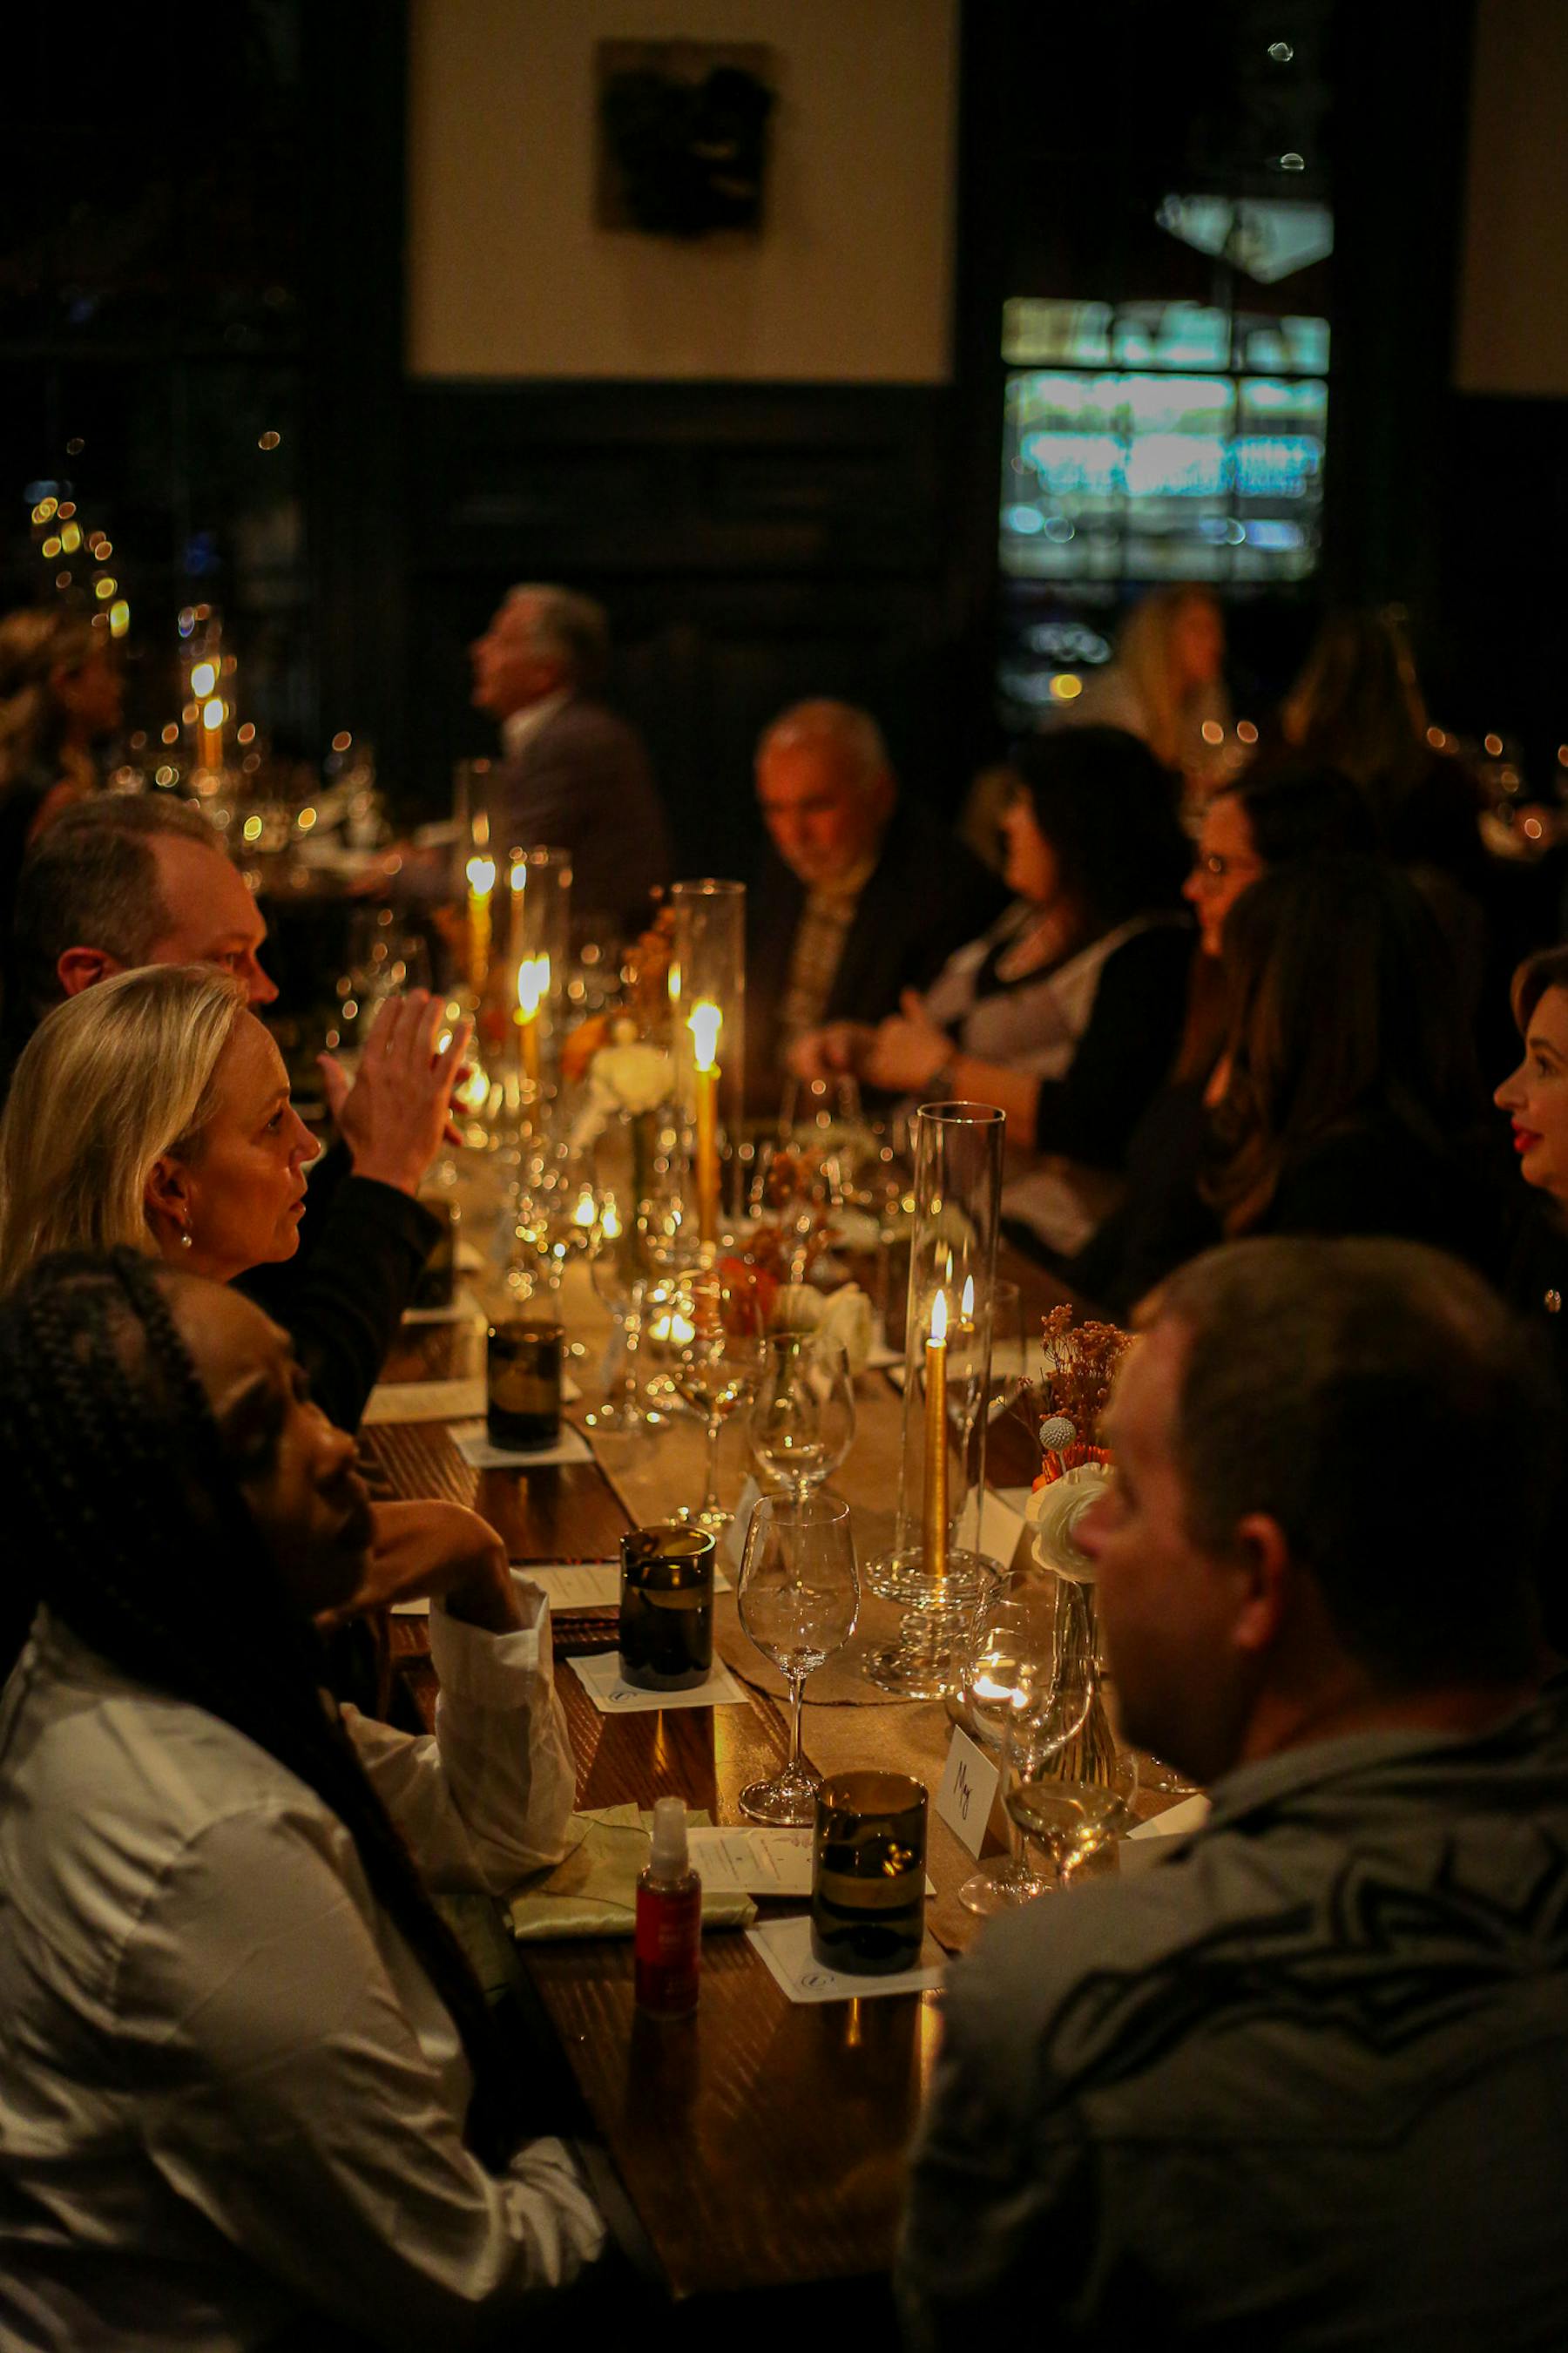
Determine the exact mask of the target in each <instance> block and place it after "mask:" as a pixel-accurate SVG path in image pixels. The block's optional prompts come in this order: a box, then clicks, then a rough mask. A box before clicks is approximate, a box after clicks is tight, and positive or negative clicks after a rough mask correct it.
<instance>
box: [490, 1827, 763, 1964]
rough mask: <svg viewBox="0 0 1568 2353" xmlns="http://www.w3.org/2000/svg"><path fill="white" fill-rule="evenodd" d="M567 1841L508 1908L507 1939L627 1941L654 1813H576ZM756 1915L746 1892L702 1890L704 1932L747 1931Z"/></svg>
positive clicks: (635, 1911)
mask: <svg viewBox="0 0 1568 2353" xmlns="http://www.w3.org/2000/svg"><path fill="white" fill-rule="evenodd" d="M686 1819H687V1820H688V1821H689V1822H690V1823H692V1824H696V1825H700V1826H702V1827H704V1828H707V1827H709V1826H710V1825H709V1817H708V1816H707V1815H706V1814H702V1813H692V1812H688V1814H687V1817H686ZM566 1836H567V1839H568V1841H569V1844H568V1847H567V1852H566V1854H565V1857H564V1859H563V1861H562V1862H558V1863H557V1864H556V1866H555V1868H554V1870H553V1871H551V1872H547V1873H545V1874H544V1875H543V1877H542V1878H541V1879H536V1880H534V1881H532V1882H531V1884H530V1885H528V1886H527V1887H525V1888H524V1889H523V1890H522V1891H521V1894H517V1895H514V1896H513V1897H512V1898H511V1901H510V1904H509V1905H507V1907H506V1916H507V1925H508V1926H509V1927H510V1930H511V1933H512V1935H513V1936H516V1937H518V1938H519V1939H520V1940H521V1941H522V1942H523V1943H525V1944H527V1943H532V1942H534V1941H535V1940H536V1939H540V1938H543V1937H547V1936H630V1935H631V1933H632V1930H633V1927H634V1926H635V1925H636V1913H637V1873H639V1872H640V1871H643V1870H645V1869H646V1868H647V1859H648V1854H649V1852H650V1850H651V1847H652V1843H653V1816H652V1815H651V1814H645V1813H643V1812H642V1811H641V1810H639V1809H638V1808H637V1807H636V1806H601V1807H600V1808H598V1809H597V1810H596V1811H595V1812H593V1813H587V1814H574V1815H573V1817H572V1820H571V1821H570V1822H569V1823H568V1825H567V1829H566ZM756 1916H757V1907H756V1905H754V1904H753V1903H752V1899H751V1897H750V1896H749V1895H743V1894H734V1893H732V1892H726V1891H723V1890H715V1891H713V1892H711V1893H710V1891H709V1889H708V1888H706V1887H704V1889H703V1891H702V1926H704V1928H749V1927H750V1926H751V1925H752V1921H753V1920H754V1919H755V1918H756Z"/></svg>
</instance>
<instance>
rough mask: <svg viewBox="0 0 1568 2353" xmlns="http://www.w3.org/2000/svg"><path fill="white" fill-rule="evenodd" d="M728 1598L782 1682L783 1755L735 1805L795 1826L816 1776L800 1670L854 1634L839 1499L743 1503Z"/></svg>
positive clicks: (855, 1581) (808, 1806)
mask: <svg viewBox="0 0 1568 2353" xmlns="http://www.w3.org/2000/svg"><path fill="white" fill-rule="evenodd" d="M735 1599H736V1604H737V1607H738V1609H739V1610H740V1615H741V1623H742V1626H743V1627H744V1628H745V1630H746V1632H747V1634H748V1635H749V1636H750V1637H751V1640H752V1641H753V1642H754V1643H755V1644H756V1646H757V1648H758V1650H759V1651H761V1652H762V1654H763V1658H764V1659H771V1660H772V1661H773V1664H774V1666H775V1667H777V1669H778V1670H779V1672H780V1673H781V1674H782V1675H783V1676H784V1681H785V1682H786V1683H788V1685H789V1695H790V1706H791V1711H792V1724H791V1732H790V1749H789V1762H788V1764H787V1765H786V1766H785V1767H784V1771H783V1772H782V1773H779V1774H775V1776H774V1777H773V1779H772V1780H771V1781H752V1782H750V1783H748V1785H747V1786H746V1788H743V1789H742V1792H741V1809H742V1812H743V1813H747V1814H750V1815H751V1816H752V1819H753V1820H756V1821H761V1822H775V1823H780V1824H784V1825H786V1826H788V1827H790V1828H793V1829H804V1828H805V1826H806V1825H807V1824H808V1823H809V1822H811V1821H813V1820H815V1819H816V1792H817V1790H818V1789H819V1788H821V1786H822V1776H821V1774H820V1773H819V1772H818V1771H817V1769H816V1766H815V1765H812V1764H809V1763H808V1762H807V1760H806V1758H805V1757H804V1756H803V1754H802V1753H801V1745H800V1715H801V1706H802V1704H803V1699H804V1695H805V1680H806V1677H807V1676H808V1675H809V1674H810V1673H811V1672H812V1671H813V1670H814V1668H816V1667H819V1666H821V1664H822V1662H823V1661H824V1660H825V1659H827V1658H830V1657H831V1656H832V1654H833V1652H834V1651H840V1650H842V1649H843V1647H844V1645H845V1643H846V1642H847V1641H848V1640H849V1637H850V1635H851V1634H852V1633H853V1632H854V1631H855V1621H856V1619H857V1618H858V1616H859V1614H860V1580H859V1577H858V1575H857V1573H856V1568H855V1539H854V1537H853V1535H852V1534H851V1533H850V1527H849V1506H848V1504H846V1503H845V1502H844V1501H843V1500H842V1498H841V1497H839V1496H837V1495H807V1496H804V1497H796V1496H783V1495H764V1496H763V1500H762V1502H761V1503H760V1504H753V1506H752V1517H751V1524H750V1525H749V1526H748V1528H747V1530H746V1544H745V1550H744V1552H743V1553H742V1559H741V1576H740V1581H739V1584H738V1585H737V1588H736V1593H735Z"/></svg>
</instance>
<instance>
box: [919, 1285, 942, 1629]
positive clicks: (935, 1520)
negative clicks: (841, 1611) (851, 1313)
mask: <svg viewBox="0 0 1568 2353" xmlns="http://www.w3.org/2000/svg"><path fill="white" fill-rule="evenodd" d="M924 1502H925V1509H924V1512H923V1514H922V1515H921V1535H922V1539H923V1541H922V1550H923V1552H924V1555H925V1569H926V1574H927V1576H928V1577H935V1578H936V1579H937V1581H938V1583H939V1584H940V1583H941V1581H942V1578H943V1577H946V1575H947V1293H946V1292H945V1291H939V1292H938V1293H937V1294H936V1297H935V1299H934V1300H933V1301H932V1302H931V1332H930V1334H929V1335H928V1337H927V1340H926V1459H925V1497H924Z"/></svg>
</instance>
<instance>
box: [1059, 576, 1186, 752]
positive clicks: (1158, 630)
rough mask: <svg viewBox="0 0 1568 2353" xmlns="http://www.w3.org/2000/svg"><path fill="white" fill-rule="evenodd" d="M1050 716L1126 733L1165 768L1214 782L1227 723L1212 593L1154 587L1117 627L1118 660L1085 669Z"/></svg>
mask: <svg viewBox="0 0 1568 2353" xmlns="http://www.w3.org/2000/svg"><path fill="white" fill-rule="evenodd" d="M1053 718H1054V723H1055V724H1056V725H1058V726H1067V727H1121V728H1125V729H1126V731H1127V733H1129V734H1130V735H1136V736H1137V737H1138V738H1139V740H1140V742H1141V743H1144V744H1147V745H1148V746H1149V749H1150V751H1151V752H1152V754H1154V757H1155V758H1156V760H1158V761H1159V763H1160V765H1161V766H1162V767H1163V768H1169V769H1171V770H1173V772H1175V773H1177V774H1180V775H1182V776H1185V777H1186V778H1187V780H1188V781H1189V783H1191V784H1194V785H1197V786H1207V785H1208V784H1210V783H1212V782H1213V781H1214V780H1215V776H1216V775H1217V774H1218V772H1219V765H1220V763H1221V761H1222V760H1223V758H1224V750H1223V741H1224V737H1225V734H1226V732H1227V731H1228V728H1229V725H1230V703H1229V701H1228V698H1227V697H1226V689H1225V615H1224V614H1223V613H1222V612H1221V610H1220V607H1219V603H1218V600H1217V598H1216V597H1215V595H1214V592H1213V591H1212V589H1208V588H1204V587H1200V586H1197V585H1196V584H1195V583H1191V582H1189V583H1186V584H1176V585H1174V586H1171V587H1168V588H1152V589H1151V590H1150V592H1149V594H1148V595H1147V596H1143V597H1142V598H1140V600H1139V602H1138V603H1137V604H1136V605H1134V607H1132V610H1131V613H1129V615H1128V616H1127V618H1126V620H1125V621H1124V622H1123V623H1122V625H1121V630H1120V632H1119V633H1118V636H1117V639H1116V659H1115V660H1114V661H1112V662H1111V663H1110V665H1109V666H1108V667H1107V668H1106V669H1103V670H1091V671H1089V675H1088V677H1087V678H1086V679H1085V681H1084V688H1083V692H1082V693H1081V694H1080V695H1079V696H1078V697H1077V698H1076V700H1075V701H1073V702H1069V703H1067V704H1065V705H1063V706H1062V708H1061V710H1060V711H1059V712H1057V713H1054V714H1053ZM1205 725H1206V726H1207V727H1208V728H1209V730H1210V731H1211V733H1210V735H1208V736H1205V733H1204V729H1205ZM1215 729H1217V730H1218V733H1217V734H1216V733H1214V732H1213V731H1215Z"/></svg>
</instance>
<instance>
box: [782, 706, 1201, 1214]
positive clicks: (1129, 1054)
mask: <svg viewBox="0 0 1568 2353" xmlns="http://www.w3.org/2000/svg"><path fill="white" fill-rule="evenodd" d="M1016 770H1017V785H1016V790H1015V792H1014V796H1013V798H1012V800H1011V802H1010V803H1009V805H1008V809H1007V814H1006V820H1005V823H1006V836H1007V867H1006V871H1005V880H1006V881H1007V883H1008V884H1009V886H1010V887H1011V889H1012V891H1013V892H1014V894H1015V895H1014V899H1013V903H1012V905H1011V906H1010V907H1009V908H1008V909H1007V911H1006V912H1005V914H1004V915H1003V916H1002V918H1001V919H1000V921H999V922H998V923H995V924H994V925H993V926H992V927H991V929H990V930H989V931H988V932H986V933H984V934H982V935H981V937H979V938H978V939H974V940H972V941H970V942H969V943H968V944H967V945H966V946H965V947H963V948H962V949H961V950H960V951H959V952H958V954H957V955H954V956H952V957H950V958H949V960H948V963H947V964H946V965H945V966H944V967H943V969H942V972H941V973H940V974H939V975H938V976H937V978H936V979H935V981H934V982H933V983H932V984H931V987H930V989H928V990H927V992H926V994H925V995H924V997H921V996H919V995H917V994H916V993H915V992H913V991H910V992H907V993H906V995H905V997H904V999H903V1004H902V1008H901V1010H900V1012H899V1013H898V1014H896V1015H892V1016H889V1018H888V1019H886V1020H885V1021H883V1022H882V1023H881V1024H880V1025H879V1026H878V1027H877V1028H875V1029H872V1028H870V1027H869V1026H868V1025H866V1024H843V1025H840V1026H838V1027H837V1028H833V1027H829V1028H828V1029H826V1030H824V1031H823V1032H822V1033H821V1034H820V1036H819V1037H818V1038H816V1039H812V1040H808V1041H806V1043H805V1047H803V1050H802V1052H801V1056H800V1063H801V1066H802V1067H803V1068H804V1069H805V1071H807V1073H808V1074H811V1075H815V1074H817V1073H819V1072H820V1073H827V1072H830V1071H834V1070H851V1071H855V1072H857V1073H858V1075H859V1076H860V1077H861V1078H863V1079H865V1080H866V1081H868V1082H869V1083H870V1084H871V1085H873V1086H876V1087H880V1088H884V1089H887V1090H888V1091H889V1092H895V1093H899V1094H908V1095H914V1096H918V1097H919V1098H920V1099H921V1101H923V1102H931V1101H932V1100H935V1099H939V1098H944V1097H952V1098H963V1099H964V1100H966V1101H968V1102H972V1103H994V1104H996V1105H997V1107H998V1108H999V1109H1000V1110H1002V1111H1005V1113H1006V1114H1007V1122H1008V1131H1009V1139H1010V1141H1014V1142H1015V1143H1016V1145H1017V1146H1018V1149H1019V1152H1020V1155H1022V1154H1026V1153H1029V1152H1030V1151H1032V1152H1033V1153H1034V1154H1037V1155H1049V1165H1048V1166H1043V1167H1037V1166H1030V1167H1028V1168H1026V1169H1023V1170H1021V1171H1020V1172H1019V1173H1016V1174H1015V1175H1014V1176H1013V1177H1012V1178H1011V1179H1010V1181H1009V1183H1008V1185H1007V1187H1006V1189H1005V1193H1004V1197H1003V1209H1004V1214H1005V1216H1006V1217H1007V1218H1008V1219H1010V1220H1011V1221H1012V1222H1013V1223H1014V1224H1015V1225H1016V1226H1017V1227H1019V1228H1021V1229H1025V1230H1026V1232H1027V1233H1028V1234H1029V1235H1031V1236H1033V1237H1034V1238H1036V1239H1037V1241H1038V1242H1039V1244H1040V1245H1041V1246H1042V1247H1044V1248H1046V1249H1047V1250H1062V1251H1067V1250H1073V1249H1076V1248H1078V1247H1079V1246H1080V1245H1081V1243H1082V1242H1083V1241H1084V1240H1086V1239H1087V1236H1088V1234H1089V1231H1090V1230H1092V1228H1093V1226H1094V1225H1095V1224H1096V1223H1097V1222H1098V1219H1099V1218H1100V1217H1101V1216H1103V1214H1104V1211H1105V1208H1106V1206H1107V1203H1108V1201H1109V1200H1110V1199H1111V1198H1114V1193H1115V1190H1116V1189H1117V1172H1119V1171H1120V1169H1121V1165H1122V1162H1123V1159H1124V1156H1125V1154H1126V1150H1127V1145H1128V1141H1129V1138H1130V1137H1131V1133H1132V1130H1133V1128H1134V1126H1135V1125H1136V1124H1137V1122H1138V1119H1139V1116H1140V1114H1141V1113H1142V1111H1143V1109H1144V1107H1145V1105H1146V1104H1147V1103H1148V1102H1149V1100H1150V1098H1151V1096H1152V1094H1153V1092H1154V1091H1155V1089H1156V1088H1157V1087H1158V1086H1159V1084H1160V1082H1161V1081H1162V1080H1163V1078H1164V1076H1165V1074H1166V1072H1167V1071H1169V1069H1170V1067H1171V1061H1172V1058H1173V1054H1174V1051H1175V1047H1176V1040H1177V1038H1178V1036H1179V1034H1180V1029H1181V1020H1182V1008H1183V1004H1184V992H1185V987H1186V976H1187V965H1188V961H1189V958H1190V956H1191V954H1192V931H1191V927H1190V925H1189V924H1188V923H1185V922H1184V920H1183V917H1182V915H1181V913H1180V907H1181V901H1180V895H1179V891H1180V878H1181V875H1182V871H1183V869H1184V866H1185V864H1186V843H1185V841H1184V839H1183V836H1182V833H1181V829H1180V828H1179V827H1178V825H1177V823H1176V818H1175V815H1174V811H1173V794H1172V779H1171V777H1170V776H1169V775H1168V774H1167V773H1166V771H1165V770H1164V769H1163V768H1162V767H1161V766H1160V765H1159V764H1158V763H1157V762H1156V761H1155V760H1154V758H1153V757H1152V754H1150V753H1149V751H1148V750H1147V749H1146V748H1145V746H1144V745H1143V744H1141V743H1140V742H1139V741H1138V740H1137V738H1136V737H1135V736H1131V735H1128V734H1126V733H1123V732H1122V731H1121V730H1120V729H1117V728H1109V727H1106V728H1074V729H1071V730H1064V731H1063V732H1062V733H1058V734H1053V735H1046V736H1039V737H1037V738H1034V739H1033V740H1031V741H1030V742H1029V743H1027V744H1025V745H1024V746H1023V747H1022V748H1021V749H1020V751H1019V754H1018V756H1017V761H1016Z"/></svg>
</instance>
